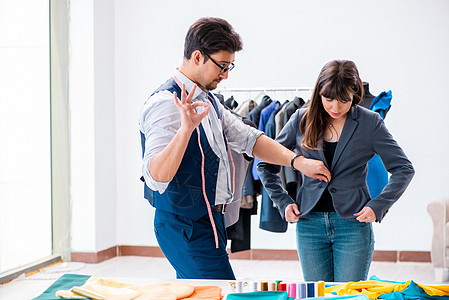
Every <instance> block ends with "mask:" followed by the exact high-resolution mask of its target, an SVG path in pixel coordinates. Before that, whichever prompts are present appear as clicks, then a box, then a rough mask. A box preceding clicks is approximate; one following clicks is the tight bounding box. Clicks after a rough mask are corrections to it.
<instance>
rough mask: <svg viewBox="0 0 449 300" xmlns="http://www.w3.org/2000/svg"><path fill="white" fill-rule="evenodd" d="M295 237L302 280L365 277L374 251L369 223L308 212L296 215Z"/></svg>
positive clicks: (332, 280) (335, 215) (327, 213)
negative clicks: (297, 216)
mask: <svg viewBox="0 0 449 300" xmlns="http://www.w3.org/2000/svg"><path fill="white" fill-rule="evenodd" d="M296 241H297V247H298V255H299V260H300V262H301V267H302V271H303V275H304V280H305V281H318V280H324V281H327V282H348V281H359V280H366V278H367V276H368V271H369V267H370V264H371V259H372V256H373V251H374V234H373V227H372V224H371V223H361V222H358V221H356V220H354V221H350V220H345V219H342V218H341V217H340V216H338V214H337V213H335V212H311V213H309V214H307V215H306V216H304V217H303V218H300V219H299V221H298V223H297V225H296Z"/></svg>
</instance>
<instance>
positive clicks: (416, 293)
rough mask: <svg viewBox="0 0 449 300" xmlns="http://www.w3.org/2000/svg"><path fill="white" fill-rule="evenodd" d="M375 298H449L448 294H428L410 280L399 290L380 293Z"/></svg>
mask: <svg viewBox="0 0 449 300" xmlns="http://www.w3.org/2000/svg"><path fill="white" fill-rule="evenodd" d="M377 299H385V300H437V299H438V300H449V296H430V295H428V294H427V293H426V292H424V290H423V289H422V288H420V287H419V286H417V285H416V283H415V282H413V281H410V283H409V285H408V287H407V288H406V289H405V290H403V291H400V292H393V293H388V294H382V295H380V296H379V297H378V298H377Z"/></svg>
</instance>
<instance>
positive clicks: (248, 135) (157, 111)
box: [139, 70, 263, 204]
mask: <svg viewBox="0 0 449 300" xmlns="http://www.w3.org/2000/svg"><path fill="white" fill-rule="evenodd" d="M174 76H176V78H177V79H178V80H179V81H180V83H181V84H183V83H184V84H185V87H186V91H187V93H189V92H190V91H191V90H192V88H193V86H194V83H193V82H192V81H191V80H190V79H189V78H187V77H186V76H185V75H184V74H182V73H181V72H179V71H178V70H176V71H175V74H174ZM209 95H210V96H211V97H214V96H213V95H212V93H209ZM214 100H215V103H216V104H217V108H218V113H219V115H220V118H218V115H217V112H216V110H215V109H214V105H213V104H212V102H211V101H210V100H209V98H208V93H207V92H205V91H203V90H201V89H200V88H197V89H196V91H195V94H194V95H193V100H192V101H193V102H196V101H202V102H205V103H207V104H209V106H210V109H209V113H208V114H207V116H206V117H205V118H204V119H203V120H202V121H201V124H202V125H203V128H204V132H205V133H206V137H207V141H208V142H209V145H210V146H211V148H212V150H213V151H214V153H215V154H216V155H217V156H218V157H219V158H220V164H219V168H218V177H217V186H216V197H215V204H224V203H230V202H231V201H232V199H233V195H232V167H231V162H230V157H229V155H230V153H228V151H227V149H226V148H227V147H226V144H225V141H224V137H223V131H224V134H225V136H226V138H227V140H228V143H229V146H230V147H231V149H233V150H234V151H236V152H238V153H246V154H247V155H248V156H252V152H253V147H254V144H255V142H256V139H257V138H258V137H259V136H260V135H261V134H263V133H262V132H261V131H259V130H257V129H255V128H252V127H251V126H248V125H246V124H244V123H243V122H242V121H241V120H239V119H238V118H237V117H235V116H234V115H233V114H232V113H231V112H230V111H228V110H227V109H226V108H225V107H224V106H223V105H222V104H221V103H220V101H218V99H214ZM198 109H202V107H199V108H198ZM139 124H140V131H141V132H142V133H144V135H145V139H146V140H145V153H144V156H143V165H142V173H143V177H144V178H145V183H146V184H147V186H148V187H149V188H150V189H152V190H154V191H158V192H159V193H161V194H162V193H163V192H164V191H165V189H166V188H167V186H168V184H169V183H170V182H159V181H156V180H154V178H153V177H151V174H150V171H149V165H150V161H151V158H152V157H153V156H154V155H155V154H157V153H159V152H161V151H162V150H163V149H164V148H165V147H166V146H167V145H168V143H170V141H171V140H172V139H173V137H174V136H175V134H176V132H177V131H178V129H179V128H180V127H181V114H180V112H179V110H178V109H177V108H176V106H175V105H174V104H173V94H172V93H171V92H169V91H167V90H165V91H160V92H158V93H156V94H154V95H153V96H151V97H150V98H148V100H147V101H146V102H145V104H144V105H143V108H142V112H141V115H140V120H139Z"/></svg>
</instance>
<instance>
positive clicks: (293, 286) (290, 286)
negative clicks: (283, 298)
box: [287, 283, 296, 299]
mask: <svg viewBox="0 0 449 300" xmlns="http://www.w3.org/2000/svg"><path fill="white" fill-rule="evenodd" d="M287 290H288V291H287V292H288V296H289V297H292V298H294V299H296V283H289V284H288V285H287Z"/></svg>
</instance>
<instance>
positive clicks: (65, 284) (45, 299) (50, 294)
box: [33, 274, 90, 300]
mask: <svg viewBox="0 0 449 300" xmlns="http://www.w3.org/2000/svg"><path fill="white" fill-rule="evenodd" d="M89 278H90V276H88V275H78V274H64V275H62V276H61V277H59V278H58V280H56V281H55V282H54V283H53V284H52V285H51V286H50V287H49V288H48V289H46V290H45V292H43V293H42V294H41V295H40V296H38V297H36V298H34V299H33V300H61V298H59V297H56V295H55V294H56V292H57V291H59V290H70V289H71V288H72V287H74V286H81V285H83V284H84V283H85V282H86V281H87V279H89ZM84 299H87V298H84Z"/></svg>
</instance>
